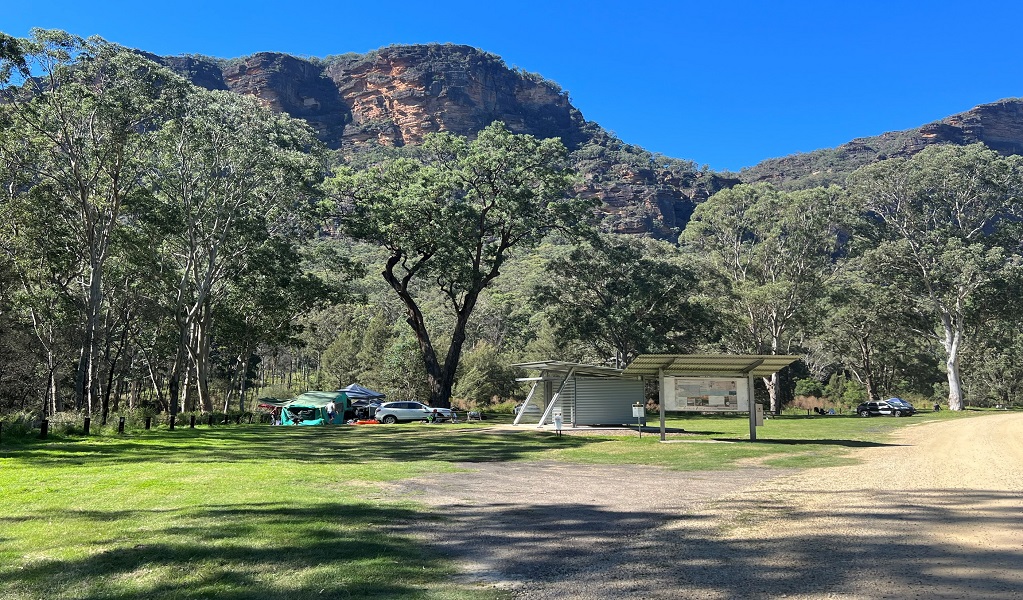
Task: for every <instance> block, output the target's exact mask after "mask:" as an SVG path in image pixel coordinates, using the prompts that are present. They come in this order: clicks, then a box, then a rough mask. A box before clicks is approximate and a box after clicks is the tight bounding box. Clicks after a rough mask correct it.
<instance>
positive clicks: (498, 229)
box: [330, 122, 589, 407]
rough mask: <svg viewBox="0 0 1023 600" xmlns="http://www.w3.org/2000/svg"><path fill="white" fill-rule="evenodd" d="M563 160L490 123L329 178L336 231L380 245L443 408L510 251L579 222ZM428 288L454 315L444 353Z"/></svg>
mask: <svg viewBox="0 0 1023 600" xmlns="http://www.w3.org/2000/svg"><path fill="white" fill-rule="evenodd" d="M565 159H566V151H565V147H564V145H563V144H562V143H561V141H560V140H558V139H545V140H540V139H537V138H535V137H533V136H530V135H520V134H513V133H511V132H510V131H509V130H508V129H507V128H506V127H505V126H504V124H502V123H499V122H495V123H493V124H492V125H490V126H489V127H487V128H485V129H483V130H482V131H480V132H479V135H478V136H477V137H476V139H474V140H470V139H467V138H465V137H461V136H456V135H451V134H447V133H442V134H435V135H431V136H427V139H426V140H425V141H424V143H423V145H422V146H420V147H416V148H406V149H403V151H401V152H399V153H398V156H397V157H395V158H390V159H387V160H385V161H383V162H382V163H380V164H377V165H375V166H372V167H370V168H368V169H364V170H354V169H349V168H343V169H340V170H339V171H338V173H337V175H336V176H335V177H334V178H333V180H332V181H331V185H330V187H331V190H332V193H333V194H334V197H335V198H336V200H337V202H338V209H339V215H340V217H341V223H342V227H343V230H344V232H345V233H346V234H347V235H349V236H350V237H352V238H354V239H356V240H361V241H364V242H368V243H371V244H374V245H377V246H379V247H381V248H382V249H384V250H385V251H386V255H387V256H386V261H385V265H384V268H383V272H382V274H383V277H384V279H385V280H386V281H387V283H388V284H389V285H390V287H391V288H392V289H393V290H394V292H395V293H396V294H397V295H398V297H399V298H400V299H401V302H402V304H403V305H404V307H405V312H406V321H407V322H408V324H409V326H410V327H411V328H412V331H413V333H414V334H415V336H416V340H417V341H418V343H419V347H420V349H421V350H422V355H423V361H424V365H425V367H426V376H427V380H428V383H429V387H430V396H431V403H432V404H433V405H434V406H440V407H446V406H450V397H451V390H452V386H453V384H454V379H455V371H456V369H457V367H458V362H459V359H460V357H461V353H462V347H463V345H464V343H465V340H466V325H467V324H468V322H469V318H470V316H471V315H472V312H473V310H474V309H475V308H476V305H477V302H478V300H479V296H480V293H481V292H482V291H483V290H484V289H485V288H486V287H487V286H488V285H490V283H491V282H493V281H494V279H496V278H497V277H498V276H499V275H500V274H501V267H502V265H503V264H504V263H505V261H506V260H507V258H508V256H509V254H510V253H511V252H513V251H514V250H519V249H525V248H530V247H534V246H535V245H537V244H538V243H539V242H540V241H541V240H542V239H543V238H544V237H545V236H546V235H547V234H548V233H550V232H552V231H553V230H555V229H559V228H561V229H565V230H573V229H576V228H578V227H579V226H580V223H582V221H583V218H584V216H585V215H586V213H587V208H588V206H589V204H587V203H583V202H580V201H577V200H572V199H569V198H568V197H567V196H566V190H567V189H568V187H569V184H570V182H571V177H572V174H571V171H570V170H569V169H568V168H567V167H566V162H565ZM426 288H432V290H434V292H433V293H436V292H439V293H440V294H441V296H442V297H443V298H444V300H445V303H446V305H447V307H448V308H449V310H450V314H451V316H452V317H453V319H452V325H451V330H450V331H451V333H450V340H449V342H448V344H447V349H446V355H445V356H444V358H443V360H441V358H440V357H439V354H440V352H441V351H443V347H441V348H438V345H437V343H436V341H435V339H434V337H433V335H432V334H431V328H430V326H429V324H428V323H427V322H426V319H425V318H424V315H423V310H422V309H421V306H420V305H421V298H422V293H423V291H424V290H425V289H426ZM437 326H438V327H439V325H437Z"/></svg>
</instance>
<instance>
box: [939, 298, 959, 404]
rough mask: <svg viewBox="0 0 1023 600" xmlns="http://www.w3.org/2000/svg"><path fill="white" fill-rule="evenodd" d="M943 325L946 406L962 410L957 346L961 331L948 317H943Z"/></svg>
mask: <svg viewBox="0 0 1023 600" xmlns="http://www.w3.org/2000/svg"><path fill="white" fill-rule="evenodd" d="M943 321H944V326H945V339H944V346H945V370H946V374H947V375H948V408H949V410H963V385H962V379H961V378H960V377H959V346H960V344H961V342H962V332H961V331H959V330H957V329H956V328H955V327H954V326H953V325H952V323H951V320H950V319H949V318H948V317H945V318H944V319H943Z"/></svg>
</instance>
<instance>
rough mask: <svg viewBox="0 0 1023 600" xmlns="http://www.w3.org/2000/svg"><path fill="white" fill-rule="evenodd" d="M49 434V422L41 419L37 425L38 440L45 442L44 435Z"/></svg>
mask: <svg viewBox="0 0 1023 600" xmlns="http://www.w3.org/2000/svg"><path fill="white" fill-rule="evenodd" d="M49 432H50V422H49V421H48V420H46V419H43V421H42V423H40V424H39V439H41V440H45V439H46V435H47V434H48V433H49Z"/></svg>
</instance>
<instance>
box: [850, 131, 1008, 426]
mask: <svg viewBox="0 0 1023 600" xmlns="http://www.w3.org/2000/svg"><path fill="white" fill-rule="evenodd" d="M849 183H850V188H851V191H852V194H853V196H854V198H855V199H856V200H857V202H858V203H859V205H860V206H861V207H862V209H863V210H864V211H865V212H866V213H867V216H866V218H865V219H864V220H863V223H862V226H861V228H860V232H861V234H862V235H863V236H864V238H865V240H866V242H865V244H864V245H865V250H864V251H863V255H864V260H865V261H867V262H868V263H869V264H870V265H871V267H872V269H871V270H870V271H869V272H871V273H874V274H876V275H875V278H876V282H877V283H878V284H879V285H891V286H892V287H891V289H892V290H893V291H894V292H895V293H897V294H899V296H900V297H901V302H902V304H903V306H905V307H906V308H907V309H908V310H912V311H914V312H916V313H917V315H918V316H919V317H920V318H922V319H926V320H927V321H928V322H929V323H930V324H931V326H932V327H933V328H934V329H933V331H934V333H935V334H936V335H935V336H934V340H935V342H937V343H938V344H940V346H941V348H942V349H943V350H944V357H945V361H944V362H945V371H946V373H947V377H948V391H949V407H950V408H952V409H953V410H959V409H961V408H962V406H963V404H962V380H961V376H960V372H959V371H960V366H959V361H960V353H961V349H962V347H963V345H964V344H966V343H967V342H968V341H969V331H970V328H971V325H972V323H973V322H974V319H975V318H976V314H977V313H976V311H974V310H973V308H972V307H973V306H974V304H975V302H976V299H977V298H978V297H980V296H981V295H982V294H983V293H984V292H983V291H984V290H985V288H987V287H989V286H994V285H997V284H998V282H1000V281H1008V280H1010V279H1012V278H1013V276H1014V273H1015V272H1016V271H1017V270H1018V269H1020V268H1021V265H1023V257H1021V256H1020V254H1019V248H1018V240H1016V241H1014V242H1010V245H1003V244H1004V242H1005V241H1006V240H1005V238H1004V236H1002V235H999V230H1000V229H1002V228H1003V227H1004V226H1005V224H1009V223H1012V221H1013V220H1014V219H1015V218H1018V216H1019V201H1020V198H1021V194H1023V157H1019V156H1012V157H1007V158H1006V157H1001V156H999V155H998V154H997V153H996V152H994V151H992V150H988V149H986V148H985V147H983V146H982V145H980V144H976V145H973V146H965V147H963V146H932V147H929V148H926V149H924V150H923V151H921V152H920V153H919V154H916V155H915V156H913V157H912V158H910V159H890V160H887V161H884V162H880V163H877V164H874V165H870V166H867V167H864V168H862V169H860V170H859V171H857V172H856V173H854V174H853V175H851V176H850V180H849ZM880 274H883V279H881V278H878V277H876V276H877V275H880Z"/></svg>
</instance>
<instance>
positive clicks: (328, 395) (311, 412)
mask: <svg viewBox="0 0 1023 600" xmlns="http://www.w3.org/2000/svg"><path fill="white" fill-rule="evenodd" d="M331 400H333V401H334V405H335V410H334V420H333V421H330V422H331V423H332V424H335V425H340V424H343V423H344V422H345V420H344V415H345V413H346V412H349V411H351V408H352V404H351V402H350V401H349V399H348V396H347V394H345V393H344V392H342V391H334V392H306V393H304V394H302V395H300V396H298V397H297V398H292V399H289V400H275V399H272V398H261V399H260V406H266V407H268V408H280V409H281V425H324V424H326V423H327V404H329V403H330V402H331Z"/></svg>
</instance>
